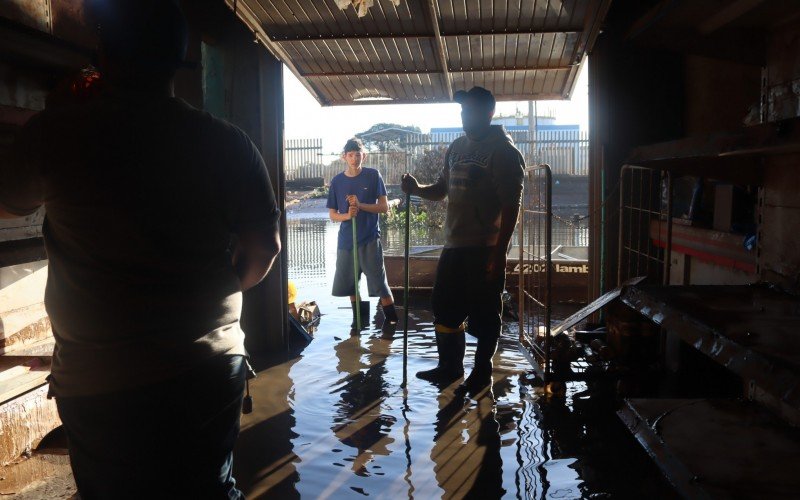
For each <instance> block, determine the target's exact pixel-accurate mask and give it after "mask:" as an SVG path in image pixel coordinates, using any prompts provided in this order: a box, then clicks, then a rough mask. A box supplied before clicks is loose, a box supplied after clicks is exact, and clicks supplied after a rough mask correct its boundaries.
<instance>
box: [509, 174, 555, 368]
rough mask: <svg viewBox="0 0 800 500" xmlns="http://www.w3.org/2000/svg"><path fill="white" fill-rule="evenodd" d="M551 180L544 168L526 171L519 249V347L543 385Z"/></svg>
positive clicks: (547, 327) (547, 329)
mask: <svg viewBox="0 0 800 500" xmlns="http://www.w3.org/2000/svg"><path fill="white" fill-rule="evenodd" d="M552 186H553V179H552V173H551V170H550V166H549V165H547V164H543V165H538V166H534V167H529V168H527V169H526V171H525V188H524V190H523V192H522V209H521V210H520V220H519V226H518V231H517V237H518V245H519V253H518V258H519V267H518V273H519V290H518V301H519V343H520V348H521V350H522V352H523V353H524V354H525V356H526V357H527V358H528V360H529V361H530V362H531V364H532V365H533V366H534V368H535V369H536V371H537V372H538V374H539V375H541V376H542V377H543V378H544V380H545V381H548V380H549V379H550V376H551V371H552V367H551V363H550V356H549V353H550V314H551V296H552V294H551V289H552V272H553V266H552V256H551V252H552V244H553V242H552V232H553V231H552V220H553V193H552Z"/></svg>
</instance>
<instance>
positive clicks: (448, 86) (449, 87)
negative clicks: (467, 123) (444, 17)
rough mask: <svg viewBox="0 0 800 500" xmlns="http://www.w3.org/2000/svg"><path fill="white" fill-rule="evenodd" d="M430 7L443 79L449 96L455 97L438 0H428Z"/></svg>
mask: <svg viewBox="0 0 800 500" xmlns="http://www.w3.org/2000/svg"><path fill="white" fill-rule="evenodd" d="M425 3H426V4H427V7H428V14H429V19H430V21H431V27H432V28H433V34H434V44H435V45H436V54H437V55H438V57H439V64H440V65H441V67H442V80H444V86H445V89H446V90H447V97H448V98H450V99H452V98H453V82H452V81H451V80H450V72H449V71H448V69H447V55H446V54H445V48H444V42H443V41H442V33H441V30H440V29H439V13H438V12H437V5H436V0H426V2H425Z"/></svg>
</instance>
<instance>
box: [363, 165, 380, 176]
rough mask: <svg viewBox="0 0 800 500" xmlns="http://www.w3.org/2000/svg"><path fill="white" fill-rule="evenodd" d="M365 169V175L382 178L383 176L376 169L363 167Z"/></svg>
mask: <svg viewBox="0 0 800 500" xmlns="http://www.w3.org/2000/svg"><path fill="white" fill-rule="evenodd" d="M363 168H364V173H365V174H367V175H368V176H370V177H380V176H381V173H380V172H378V169H375V168H372V167H363Z"/></svg>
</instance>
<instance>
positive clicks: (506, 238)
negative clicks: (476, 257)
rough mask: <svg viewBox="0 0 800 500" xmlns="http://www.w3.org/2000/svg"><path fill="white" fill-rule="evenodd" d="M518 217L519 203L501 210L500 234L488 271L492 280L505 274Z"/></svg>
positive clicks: (505, 206) (490, 258)
mask: <svg viewBox="0 0 800 500" xmlns="http://www.w3.org/2000/svg"><path fill="white" fill-rule="evenodd" d="M517 217H519V202H517V203H514V204H509V205H503V206H502V208H501V210H500V232H499V233H498V235H497V245H496V246H495V247H494V251H493V252H492V255H490V256H489V262H488V265H487V269H486V272H487V273H488V274H489V277H490V278H496V277H499V276H500V275H501V273H505V269H506V254H507V253H508V246H509V244H510V243H511V237H512V236H513V235H514V229H515V228H516V226H517Z"/></svg>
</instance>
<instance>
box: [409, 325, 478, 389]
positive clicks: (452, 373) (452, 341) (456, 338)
mask: <svg viewBox="0 0 800 500" xmlns="http://www.w3.org/2000/svg"><path fill="white" fill-rule="evenodd" d="M436 350H437V351H438V352H439V364H438V365H437V366H436V368H433V369H431V370H425V371H421V372H417V378H421V379H422V380H427V381H428V382H452V381H453V380H456V379H457V378H460V377H462V376H463V375H464V352H465V350H466V340H465V339H464V332H457V333H438V332H437V333H436Z"/></svg>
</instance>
